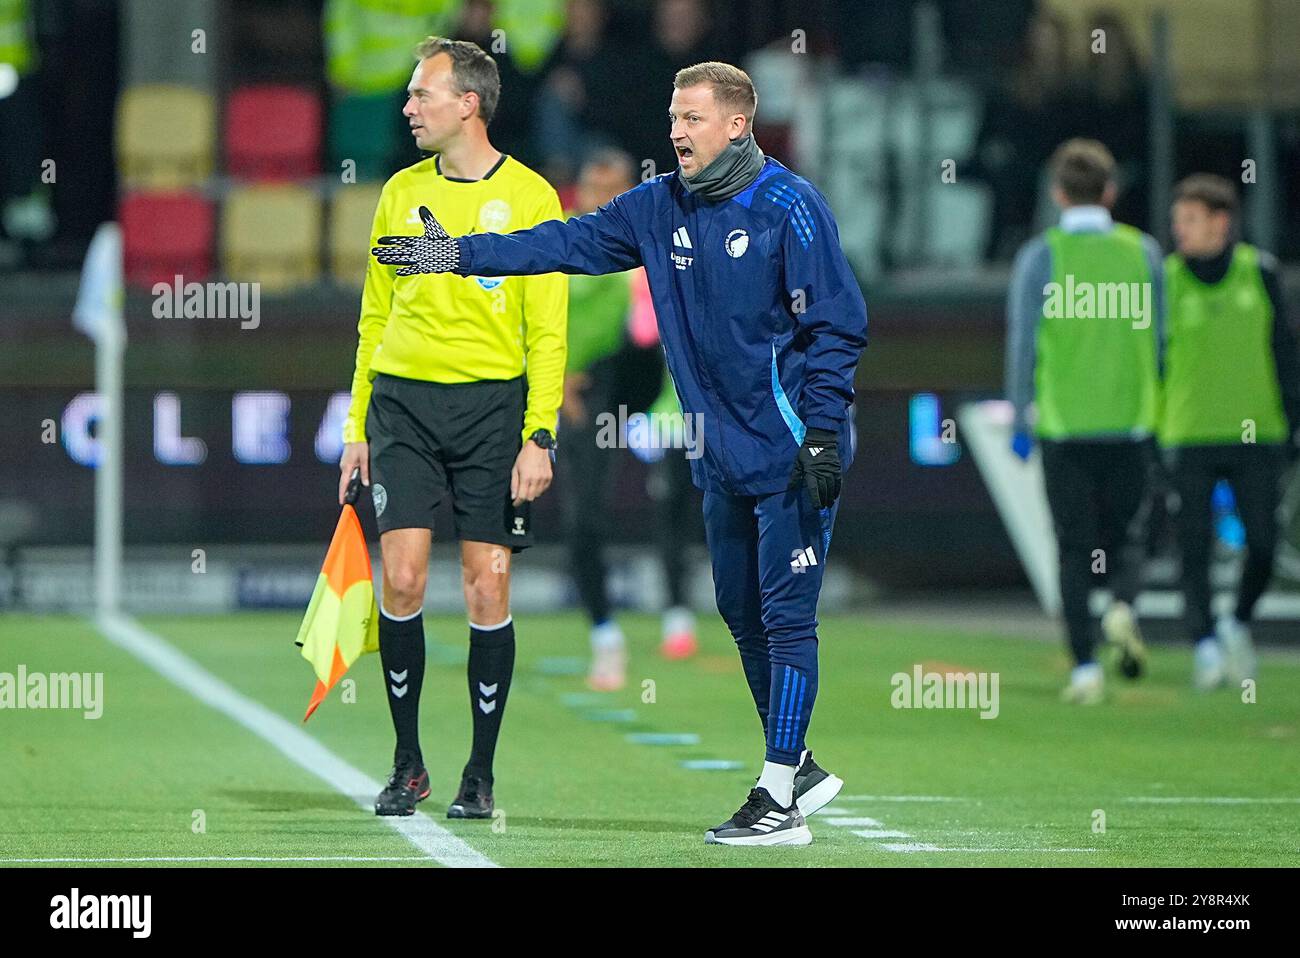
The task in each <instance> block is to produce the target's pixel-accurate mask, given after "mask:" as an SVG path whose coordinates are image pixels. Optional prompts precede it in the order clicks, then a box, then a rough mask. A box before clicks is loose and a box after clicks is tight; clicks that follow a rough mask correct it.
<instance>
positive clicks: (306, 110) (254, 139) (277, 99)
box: [224, 84, 321, 180]
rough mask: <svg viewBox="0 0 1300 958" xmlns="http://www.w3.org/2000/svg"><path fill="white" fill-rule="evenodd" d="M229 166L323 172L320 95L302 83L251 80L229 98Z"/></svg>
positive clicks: (264, 172) (252, 175)
mask: <svg viewBox="0 0 1300 958" xmlns="http://www.w3.org/2000/svg"><path fill="white" fill-rule="evenodd" d="M224 145H225V154H226V172H227V173H229V174H230V175H232V176H239V177H244V178H247V179H255V180H296V179H302V178H304V177H308V176H315V175H316V174H317V173H319V172H320V148H321V105H320V98H319V97H318V96H317V95H316V94H315V93H313V92H312V91H311V90H308V89H304V88H303V87H295V86H284V85H280V84H261V85H257V86H246V87H243V88H241V89H238V90H236V91H235V92H234V93H232V94H231V95H230V98H229V99H228V100H227V101H226V120H225V140H224Z"/></svg>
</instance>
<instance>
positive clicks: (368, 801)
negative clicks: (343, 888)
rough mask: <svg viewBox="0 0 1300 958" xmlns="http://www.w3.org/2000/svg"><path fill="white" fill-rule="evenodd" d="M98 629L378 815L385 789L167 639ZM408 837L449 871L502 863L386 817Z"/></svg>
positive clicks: (428, 827) (121, 623)
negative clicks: (379, 798) (377, 803)
mask: <svg viewBox="0 0 1300 958" xmlns="http://www.w3.org/2000/svg"><path fill="white" fill-rule="evenodd" d="M94 624H95V626H96V627H97V628H98V629H99V631H100V632H101V633H103V635H104V637H105V638H106V639H108V640H109V641H110V642H112V643H113V644H114V645H116V646H119V647H120V648H122V649H124V650H126V651H127V652H129V653H131V654H132V655H134V656H135V657H136V658H137V659H139V660H140V661H141V662H143V663H145V664H146V665H148V666H149V667H150V668H152V669H153V670H154V671H155V672H157V673H158V674H159V675H161V676H162V677H163V678H165V679H167V680H168V681H169V682H171V683H172V684H173V685H176V686H178V687H179V688H182V689H184V690H185V691H186V692H189V693H190V694H191V695H193V696H194V697H195V698H197V699H198V700H199V701H201V702H203V703H205V704H207V705H210V706H211V707H212V708H214V709H216V710H217V711H218V712H221V713H222V714H223V715H225V716H227V717H228V718H231V719H234V720H235V721H236V722H238V723H239V724H240V725H242V726H244V728H246V729H248V730H249V731H250V732H252V733H253V734H254V735H256V736H257V737H258V738H260V739H262V740H263V741H265V742H267V743H268V744H270V745H272V746H274V747H275V748H276V749H277V750H278V751H279V752H280V753H281V754H283V755H284V756H285V757H286V758H287V759H289V761H291V762H293V763H294V764H295V765H297V766H299V767H300V768H302V769H304V770H305V771H308V772H310V773H311V774H313V775H315V776H316V777H317V778H319V779H321V780H322V781H324V782H325V783H326V784H328V785H329V786H330V787H331V788H333V789H334V790H335V791H337V792H341V793H342V794H344V795H346V796H348V797H349V798H351V799H352V800H353V801H355V802H356V803H357V804H358V805H360V806H361V807H362V808H364V809H366V810H367V811H369V812H371V813H373V812H374V804H373V802H374V799H373V798H371V797H370V796H372V795H375V794H377V793H378V792H379V790H380V788H382V786H381V785H380V783H379V782H376V781H375V780H374V779H372V778H371V777H370V776H369V775H366V774H365V773H364V772H362V771H360V770H359V769H357V768H354V767H353V766H351V765H349V764H348V763H347V762H345V761H344V760H343V759H341V758H339V757H338V756H337V755H335V754H334V753H333V752H331V751H330V750H329V749H328V748H326V747H325V746H324V745H322V744H321V743H320V742H318V741H317V740H316V739H315V738H313V737H312V736H310V735H308V734H307V733H306V732H304V731H303V730H302V729H300V728H299V727H298V726H296V725H294V724H293V723H292V722H290V721H288V720H287V719H284V718H281V717H280V716H279V715H277V714H276V713H275V712H272V711H271V710H270V709H268V708H267V707H266V706H264V705H262V704H261V703H259V702H255V701H253V700H252V699H250V698H248V697H247V696H245V695H243V694H241V693H239V692H237V691H235V689H234V688H232V687H231V686H229V685H227V684H226V683H225V682H223V681H222V680H221V679H219V678H217V677H216V676H215V675H213V674H212V673H211V672H209V671H208V670H207V669H205V668H203V667H202V666H201V665H199V664H198V663H197V662H195V661H194V660H193V659H191V658H190V657H189V656H187V655H185V654H184V653H182V652H180V651H179V650H178V649H176V648H174V647H173V646H171V645H170V644H169V643H167V642H166V641H165V640H164V639H162V638H160V637H159V636H157V635H154V634H153V633H152V632H149V631H147V630H146V629H145V628H144V627H142V626H141V625H140V624H139V623H137V622H136V621H135V620H133V619H131V618H128V617H127V616H123V615H113V614H109V615H102V616H99V617H97V618H96V619H95V623H94ZM383 820H384V821H385V822H387V823H388V825H389V826H390V827H392V828H393V829H395V830H396V831H397V832H398V833H399V834H401V836H402V837H403V838H405V839H406V840H407V841H408V842H410V843H411V844H412V845H414V846H415V847H416V848H418V849H419V850H420V851H422V852H424V853H425V854H426V855H428V856H429V857H430V858H431V859H433V860H434V861H436V862H438V863H439V864H441V865H445V866H447V867H449V868H494V867H496V863H495V862H494V861H492V860H491V859H490V858H487V857H485V856H484V855H482V854H480V853H479V852H477V851H475V850H474V849H473V848H471V847H470V846H469V845H468V844H466V843H465V842H463V841H461V839H459V838H457V837H456V836H455V835H453V834H452V833H451V832H449V831H448V830H447V829H445V828H443V827H442V826H441V825H439V824H438V823H437V822H435V821H434V820H433V819H431V818H430V817H429V816H428V815H425V814H424V813H422V812H420V811H419V810H418V809H417V810H416V812H415V814H414V815H410V816H406V817H400V818H399V817H396V816H383Z"/></svg>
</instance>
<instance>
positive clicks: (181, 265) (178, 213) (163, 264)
mask: <svg viewBox="0 0 1300 958" xmlns="http://www.w3.org/2000/svg"><path fill="white" fill-rule="evenodd" d="M118 217H119V220H120V222H121V224H122V235H123V246H124V253H123V258H124V259H125V272H126V281H127V282H128V283H129V284H130V285H132V286H146V287H152V286H153V285H154V284H155V283H168V284H171V283H172V281H173V279H174V277H176V276H178V275H179V276H182V277H183V278H184V281H185V282H190V281H191V280H193V281H196V282H202V281H205V280H206V279H207V278H208V277H209V276H210V275H211V273H212V249H213V239H214V224H215V222H216V215H215V211H214V210H213V206H212V203H211V202H209V201H208V200H206V199H204V198H203V197H202V196H199V195H198V194H196V193H129V194H127V196H126V197H125V198H124V199H123V200H122V205H121V208H120V209H119V211H118Z"/></svg>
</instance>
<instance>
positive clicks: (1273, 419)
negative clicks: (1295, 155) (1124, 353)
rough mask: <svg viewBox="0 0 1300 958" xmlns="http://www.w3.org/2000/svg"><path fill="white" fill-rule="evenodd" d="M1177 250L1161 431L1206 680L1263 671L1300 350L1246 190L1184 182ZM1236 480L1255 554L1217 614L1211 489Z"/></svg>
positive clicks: (1206, 179)
mask: <svg viewBox="0 0 1300 958" xmlns="http://www.w3.org/2000/svg"><path fill="white" fill-rule="evenodd" d="M1173 232H1174V240H1175V243H1176V244H1177V247H1178V249H1177V252H1175V253H1172V254H1171V255H1170V256H1169V257H1168V258H1167V259H1166V260H1165V291H1166V297H1167V302H1168V308H1169V322H1168V334H1167V342H1166V345H1165V350H1164V355H1165V378H1164V404H1163V409H1162V412H1161V417H1160V430H1159V440H1160V446H1161V449H1162V452H1163V454H1164V457H1165V462H1166V466H1167V467H1168V469H1169V472H1170V476H1171V478H1172V481H1173V487H1174V489H1175V490H1176V491H1177V493H1178V512H1177V528H1178V540H1179V547H1180V550H1181V552H1182V591H1183V599H1184V616H1183V620H1184V623H1185V626H1186V629H1187V635H1188V638H1189V639H1190V640H1191V641H1192V642H1193V643H1194V648H1195V652H1194V654H1193V662H1194V666H1193V682H1194V684H1195V686H1196V687H1197V688H1198V689H1201V690H1208V689H1213V688H1216V687H1218V686H1220V685H1222V684H1224V683H1225V682H1227V683H1229V684H1231V685H1233V686H1240V684H1241V683H1242V682H1243V681H1245V680H1247V679H1253V678H1255V668H1256V661H1255V651H1254V644H1253V642H1252V640H1251V636H1250V622H1251V619H1252V617H1253V616H1254V612H1255V606H1256V604H1257V603H1258V602H1259V598H1260V596H1261V595H1263V594H1264V590H1265V589H1266V588H1267V587H1268V582H1269V579H1270V577H1271V576H1272V573H1273V558H1274V553H1275V552H1276V549H1277V538H1278V529H1277V508H1278V501H1279V498H1280V494H1281V477H1282V471H1283V469H1284V466H1285V465H1286V463H1287V461H1288V460H1289V459H1294V457H1295V453H1296V445H1295V437H1296V429H1297V426H1300V357H1298V356H1297V352H1296V337H1295V333H1294V331H1293V330H1292V329H1291V325H1290V324H1289V323H1288V321H1287V313H1286V306H1285V304H1284V302H1283V299H1282V288H1281V281H1280V278H1279V275H1278V266H1277V260H1276V259H1274V257H1273V256H1272V254H1270V253H1266V252H1264V251H1262V250H1260V249H1258V248H1256V247H1254V246H1252V245H1251V244H1249V243H1246V242H1244V241H1242V240H1241V239H1240V238H1239V235H1238V201H1237V191H1236V189H1235V188H1234V187H1233V184H1232V183H1231V181H1229V180H1226V179H1224V178H1223V177H1220V176H1211V175H1209V174H1203V173H1202V174H1196V175H1193V176H1189V177H1188V178H1187V179H1185V180H1183V181H1182V182H1181V183H1179V184H1178V186H1177V188H1176V189H1175V191H1174V203H1173ZM1220 480H1226V481H1227V483H1228V484H1229V486H1230V487H1231V489H1232V493H1233V497H1234V499H1235V501H1236V507H1237V512H1238V514H1239V515H1240V517H1241V524H1242V527H1243V529H1244V531H1245V540H1246V554H1245V562H1244V564H1243V566H1242V571H1241V579H1240V581H1239V583H1238V586H1237V594H1236V600H1235V604H1234V607H1233V609H1232V610H1231V611H1230V612H1227V613H1225V614H1224V615H1222V616H1220V617H1219V618H1218V620H1217V621H1214V622H1212V620H1211V609H1210V552H1211V547H1212V545H1213V543H1214V538H1215V537H1214V529H1213V525H1212V515H1211V512H1212V509H1211V498H1212V496H1213V494H1214V489H1215V486H1216V485H1217V484H1218V482H1219V481H1220Z"/></svg>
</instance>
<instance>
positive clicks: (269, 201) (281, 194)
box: [221, 184, 370, 293]
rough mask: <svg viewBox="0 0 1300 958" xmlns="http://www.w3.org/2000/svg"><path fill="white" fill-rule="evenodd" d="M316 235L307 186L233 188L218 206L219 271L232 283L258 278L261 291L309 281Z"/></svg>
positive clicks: (317, 209) (315, 204) (317, 214)
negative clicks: (219, 220)
mask: <svg viewBox="0 0 1300 958" xmlns="http://www.w3.org/2000/svg"><path fill="white" fill-rule="evenodd" d="M320 235H321V202H320V198H319V197H317V196H316V194H315V193H313V192H312V191H311V190H308V189H304V188H303V187H301V186H292V185H287V184H286V185H266V184H262V185H256V186H240V187H236V188H235V189H233V190H232V191H231V192H230V195H229V196H228V197H227V198H226V202H225V205H224V207H223V208H222V211H221V264H222V271H223V273H224V274H225V276H226V278H228V279H231V280H235V281H237V282H254V283H261V284H262V289H263V291H264V292H267V293H277V292H285V291H287V290H292V289H295V288H297V287H299V286H304V285H307V284H310V283H314V282H316V280H317V278H318V277H319V275H320ZM369 235H370V234H369V226H367V227H366V236H367V237H369Z"/></svg>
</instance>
